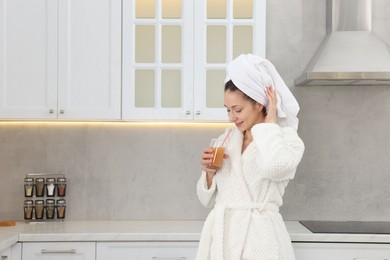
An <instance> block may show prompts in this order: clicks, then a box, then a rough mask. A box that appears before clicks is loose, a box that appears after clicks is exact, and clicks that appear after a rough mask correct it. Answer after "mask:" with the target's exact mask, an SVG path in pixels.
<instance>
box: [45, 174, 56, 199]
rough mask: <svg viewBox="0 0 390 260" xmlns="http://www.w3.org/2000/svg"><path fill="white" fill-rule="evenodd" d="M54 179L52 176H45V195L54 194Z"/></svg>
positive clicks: (52, 195) (51, 195)
mask: <svg viewBox="0 0 390 260" xmlns="http://www.w3.org/2000/svg"><path fill="white" fill-rule="evenodd" d="M55 182H56V179H54V178H47V179H46V196H47V197H54V194H55V188H56V184H55Z"/></svg>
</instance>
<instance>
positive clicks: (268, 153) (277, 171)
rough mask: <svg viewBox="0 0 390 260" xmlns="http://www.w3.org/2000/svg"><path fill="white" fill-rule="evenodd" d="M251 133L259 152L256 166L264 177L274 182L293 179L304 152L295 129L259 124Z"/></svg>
mask: <svg viewBox="0 0 390 260" xmlns="http://www.w3.org/2000/svg"><path fill="white" fill-rule="evenodd" d="M251 132H252V135H253V140H254V142H255V144H256V146H257V149H258V151H259V156H258V158H257V166H258V167H259V171H260V172H261V173H262V174H264V175H265V176H264V177H265V178H268V179H271V180H274V181H283V180H288V179H293V178H294V175H295V172H296V168H297V167H298V164H299V163H300V161H301V159H302V156H303V152H304V150H305V146H304V144H303V142H302V140H301V138H299V136H298V134H297V132H296V131H295V129H293V128H291V127H280V126H279V125H277V124H272V123H260V124H257V125H255V126H253V127H252V130H251Z"/></svg>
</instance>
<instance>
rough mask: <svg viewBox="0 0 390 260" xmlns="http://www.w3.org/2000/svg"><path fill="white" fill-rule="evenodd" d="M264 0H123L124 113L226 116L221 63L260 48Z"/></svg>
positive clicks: (141, 116)
mask: <svg viewBox="0 0 390 260" xmlns="http://www.w3.org/2000/svg"><path fill="white" fill-rule="evenodd" d="M265 12H266V0H256V1H254V0H243V1H210V0H185V1H184V0H171V1H161V0H156V1H153V0H151V1H144V0H123V74H122V77H123V80H122V82H123V84H122V88H123V96H122V117H123V118H124V119H190V120H192V119H199V120H227V114H226V109H225V108H224V104H223V92H224V80H225V76H226V73H225V70H226V65H227V63H228V62H230V61H231V60H232V59H234V58H235V57H237V56H238V55H239V54H241V53H255V54H258V55H262V56H265V21H266V20H265Z"/></svg>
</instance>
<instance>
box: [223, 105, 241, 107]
mask: <svg viewBox="0 0 390 260" xmlns="http://www.w3.org/2000/svg"><path fill="white" fill-rule="evenodd" d="M223 106H224V107H226V108H228V107H227V106H226V105H223ZM236 107H241V105H234V106H232V108H236Z"/></svg>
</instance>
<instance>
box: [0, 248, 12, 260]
mask: <svg viewBox="0 0 390 260" xmlns="http://www.w3.org/2000/svg"><path fill="white" fill-rule="evenodd" d="M0 259H1V260H11V259H12V253H11V247H8V248H6V249H4V250H1V251H0Z"/></svg>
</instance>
